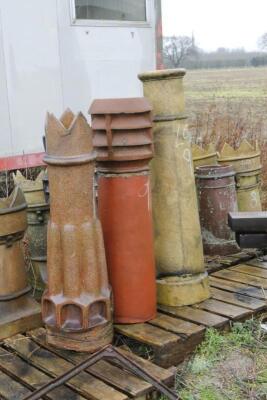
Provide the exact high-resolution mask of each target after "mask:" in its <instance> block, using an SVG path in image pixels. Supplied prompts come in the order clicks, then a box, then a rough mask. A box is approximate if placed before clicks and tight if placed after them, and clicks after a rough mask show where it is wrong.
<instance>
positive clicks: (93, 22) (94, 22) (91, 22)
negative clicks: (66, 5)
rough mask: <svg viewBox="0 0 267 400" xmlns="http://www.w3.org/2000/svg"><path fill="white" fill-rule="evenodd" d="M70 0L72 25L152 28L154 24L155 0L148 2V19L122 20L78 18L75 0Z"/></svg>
mask: <svg viewBox="0 0 267 400" xmlns="http://www.w3.org/2000/svg"><path fill="white" fill-rule="evenodd" d="M69 2H70V16H71V25H72V26H92V27H99V26H101V27H104V26H106V27H112V26H114V27H136V28H150V27H151V26H152V3H153V0H145V2H146V21H120V20H106V19H105V20H104V19H103V20H102V19H80V18H76V8H75V0H69Z"/></svg>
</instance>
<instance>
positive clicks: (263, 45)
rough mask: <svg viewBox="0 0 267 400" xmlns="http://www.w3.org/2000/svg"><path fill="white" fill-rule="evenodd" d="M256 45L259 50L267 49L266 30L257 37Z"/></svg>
mask: <svg viewBox="0 0 267 400" xmlns="http://www.w3.org/2000/svg"><path fill="white" fill-rule="evenodd" d="M258 45H259V48H260V49H261V50H267V32H265V33H264V34H263V35H262V36H261V37H260V38H259V41H258Z"/></svg>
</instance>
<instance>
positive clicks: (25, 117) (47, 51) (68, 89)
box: [0, 0, 155, 156]
mask: <svg viewBox="0 0 267 400" xmlns="http://www.w3.org/2000/svg"><path fill="white" fill-rule="evenodd" d="M147 1H148V3H149V4H150V5H154V0H147ZM0 13H1V18H2V37H1V30H0V135H1V143H0V156H4V155H7V154H8V155H12V154H22V153H31V152H39V151H42V140H41V138H42V135H43V132H44V120H45V114H46V111H47V110H49V111H51V112H53V113H54V114H55V115H57V116H59V115H60V114H61V112H62V111H63V109H64V108H66V107H71V108H72V109H73V111H80V110H81V111H83V112H84V114H85V115H88V114H87V111H88V108H89V105H90V103H91V101H92V100H93V99H94V98H100V97H106V98H107V97H131V96H141V95H142V85H141V83H140V82H139V80H138V79H137V74H138V73H139V72H141V71H145V70H150V69H154V68H155V21H154V18H155V15H154V8H153V7H152V6H151V9H150V12H149V15H150V19H151V20H150V21H149V23H148V24H143V25H144V26H141V25H140V26H134V27H133V26H130V24H126V25H122V26H120V25H118V26H114V24H112V25H108V24H107V25H106V26H99V22H98V25H97V26H89V24H87V21H83V24H81V25H79V23H76V25H75V24H73V19H72V17H73V15H72V8H71V1H70V0H26V1H24V0H0ZM104 25H105V24H104Z"/></svg>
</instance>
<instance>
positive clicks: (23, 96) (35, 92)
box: [1, 0, 62, 154]
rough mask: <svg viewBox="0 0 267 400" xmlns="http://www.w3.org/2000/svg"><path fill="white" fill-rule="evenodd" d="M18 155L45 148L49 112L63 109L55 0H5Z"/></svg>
mask: <svg viewBox="0 0 267 400" xmlns="http://www.w3.org/2000/svg"><path fill="white" fill-rule="evenodd" d="M1 14H2V24H3V43H4V53H5V60H6V75H7V86H8V97H9V106H10V116H11V129H12V138H13V152H14V153H15V154H16V153H22V152H25V153H28V152H34V151H40V150H42V141H41V137H42V134H43V131H44V119H45V112H46V110H48V109H49V110H53V111H54V112H55V113H60V112H61V111H62V89H61V77H60V59H59V50H58V30H57V9H56V1H55V0H45V1H43V0H27V1H21V0H11V1H10V0H3V1H2V2H1Z"/></svg>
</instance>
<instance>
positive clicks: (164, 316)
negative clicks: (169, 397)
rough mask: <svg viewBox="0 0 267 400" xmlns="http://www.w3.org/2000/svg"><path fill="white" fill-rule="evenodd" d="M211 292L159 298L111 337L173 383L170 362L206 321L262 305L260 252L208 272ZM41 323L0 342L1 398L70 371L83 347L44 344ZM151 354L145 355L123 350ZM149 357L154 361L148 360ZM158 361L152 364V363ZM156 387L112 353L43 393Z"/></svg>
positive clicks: (100, 399)
mask: <svg viewBox="0 0 267 400" xmlns="http://www.w3.org/2000/svg"><path fill="white" fill-rule="evenodd" d="M210 284H211V293H212V296H211V298H210V299H209V300H206V301H204V302H202V303H200V304H198V305H195V306H190V307H182V308H180V307H166V306H160V307H159V310H158V315H157V317H156V318H155V319H154V320H152V321H150V322H148V323H144V324H134V325H116V326H115V329H116V345H121V349H122V350H123V351H124V352H125V354H127V355H128V357H130V358H132V359H133V360H134V361H137V362H138V363H139V365H140V366H142V367H144V368H145V369H146V370H147V371H148V372H150V373H151V374H152V375H153V376H154V377H156V378H158V379H160V380H161V381H162V382H164V383H166V384H168V385H171V384H172V382H173V380H174V373H175V372H174V369H172V368H171V369H163V368H162V367H166V368H167V367H170V366H172V365H177V364H178V363H179V362H181V361H182V360H184V358H185V357H186V356H187V355H188V354H190V353H191V352H192V351H193V350H194V349H195V348H196V346H197V345H198V344H200V343H201V341H202V340H203V337H204V334H205V330H206V329H207V328H208V327H213V328H216V329H220V330H224V329H228V328H229V326H230V324H231V323H232V322H234V321H243V320H245V319H248V318H251V317H252V316H254V315H257V314H259V313H262V312H263V311H265V310H267V301H266V299H267V262H265V263H264V262H262V261H260V260H257V259H253V260H249V261H246V262H242V263H239V264H238V265H235V266H231V265H230V266H228V268H227V269H223V270H221V269H220V270H218V271H216V272H212V273H211V274H210ZM44 333H45V331H44V329H43V328H39V329H35V330H33V331H30V332H28V333H27V334H24V335H16V336H13V337H12V338H9V339H6V340H4V341H3V342H2V343H1V344H0V399H4V400H19V399H22V398H23V397H24V396H26V395H27V394H29V393H31V392H33V391H34V390H35V389H37V388H39V387H40V386H43V385H44V384H46V383H47V382H49V381H50V380H51V379H52V378H54V377H57V376H59V375H61V374H63V373H64V372H66V371H68V370H69V369H70V368H72V367H73V365H75V364H77V363H79V362H81V361H83V360H84V359H86V357H87V355H86V354H84V353H82V354H80V353H75V352H69V351H63V350H57V349H55V348H52V347H50V346H48V345H47V344H46V342H45V335H44ZM125 345H128V346H129V347H131V349H132V350H134V351H136V352H139V353H140V352H141V353H142V354H148V355H149V357H150V358H151V360H150V361H148V360H146V359H144V358H141V357H139V356H137V355H135V354H133V353H131V352H129V351H128V349H127V348H126V346H125ZM151 361H153V362H154V363H152V362H151ZM155 364H157V365H155ZM153 393H155V390H154V388H153V387H152V386H151V385H150V384H148V383H147V382H145V381H143V380H142V379H139V378H137V377H136V376H135V375H133V374H131V373H129V372H128V371H126V370H125V369H123V368H121V366H120V365H118V364H116V363H111V362H110V361H104V360H102V361H99V362H98V363H97V364H95V365H94V366H92V367H90V368H89V369H88V370H86V371H84V372H81V373H79V374H78V375H77V376H76V377H75V378H73V379H71V380H70V381H69V382H68V383H67V384H66V385H64V386H62V387H60V388H58V389H55V390H54V391H52V392H51V393H50V394H49V395H47V396H46V398H47V399H53V400H59V399H70V400H74V399H75V400H80V399H81V400H82V399H95V400H104V399H105V400H106V399H109V400H124V399H139V400H141V399H142V400H143V399H148V398H151V395H152V394H153Z"/></svg>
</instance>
